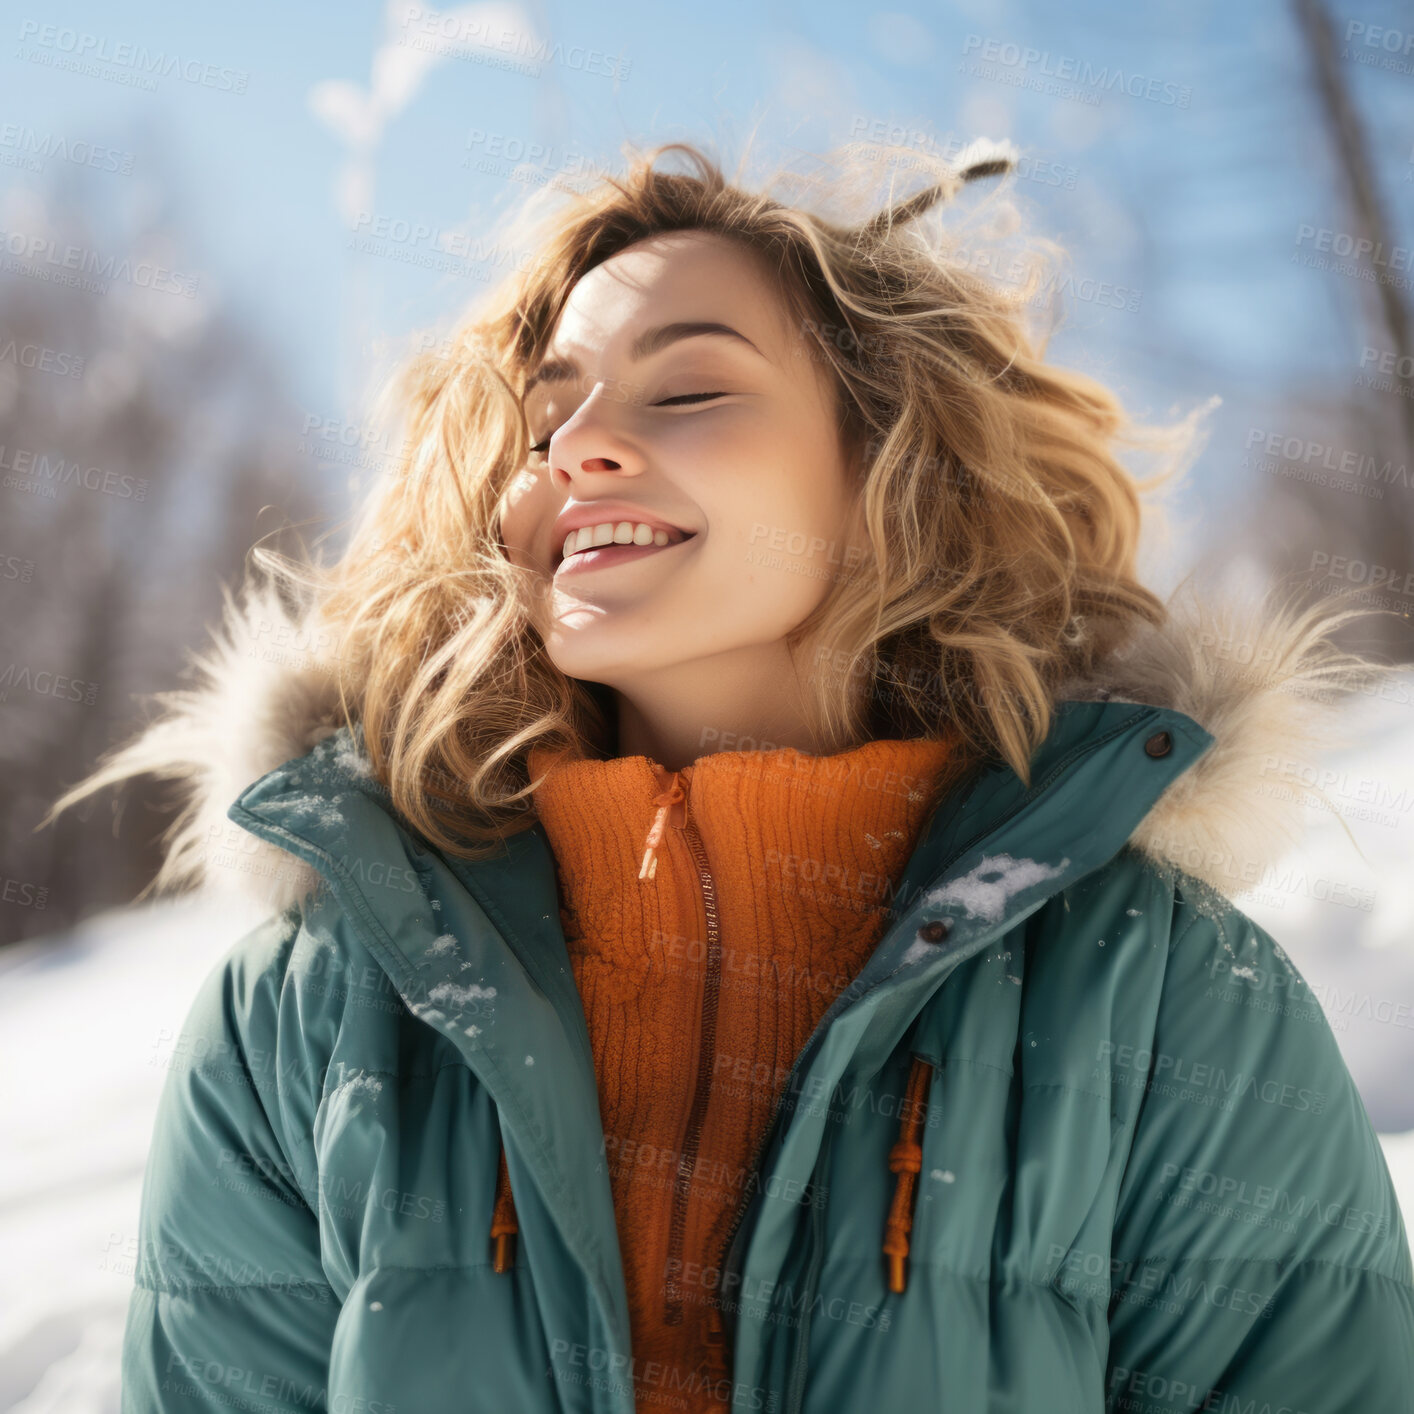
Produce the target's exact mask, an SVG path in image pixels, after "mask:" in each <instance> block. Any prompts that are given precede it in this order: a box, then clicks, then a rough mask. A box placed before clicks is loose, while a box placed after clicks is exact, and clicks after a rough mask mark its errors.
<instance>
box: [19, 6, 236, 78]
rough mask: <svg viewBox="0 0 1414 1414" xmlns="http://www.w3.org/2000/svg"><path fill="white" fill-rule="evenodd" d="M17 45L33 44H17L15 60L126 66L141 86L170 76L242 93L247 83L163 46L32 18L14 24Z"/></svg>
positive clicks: (65, 65)
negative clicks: (152, 46)
mask: <svg viewBox="0 0 1414 1414" xmlns="http://www.w3.org/2000/svg"><path fill="white" fill-rule="evenodd" d="M20 43H21V45H25V44H29V45H32V46H34V47H33V48H32V49H31V50H30V51H29V53H26V52H25V50H24V49H23V48H21V50H20V52H19V57H20V58H27V59H31V60H33V61H35V62H38V63H44V64H49V65H51V66H52V67H54V68H74V69H78V70H79V71H80V72H89V71H94V72H99V71H98V70H97V69H96V66H97V65H100V64H106V65H108V66H109V67H110V68H114V69H127V70H130V71H131V72H132V74H133V77H134V79H135V80H137V81H138V82H139V83H142V86H143V87H152V86H153V84H152V80H153V79H158V78H163V79H168V78H175V79H180V80H182V82H183V83H192V84H197V85H199V86H200V87H202V88H214V89H219V90H221V91H223V92H226V93H244V92H245V91H246V86H247V85H248V84H249V83H250V75H249V74H248V73H247V72H246V71H245V70H244V69H227V68H224V67H222V66H221V65H219V64H207V63H203V62H202V61H201V60H200V59H191V58H185V59H184V58H183V57H182V56H181V55H180V54H173V53H169V52H168V51H167V50H165V49H149V48H148V47H147V46H146V45H145V44H132V43H130V42H129V41H127V40H118V41H116V42H115V41H113V40H111V39H109V38H108V36H107V35H104V34H89V33H87V32H86V31H84V30H77V29H69V28H67V27H66V26H62V25H43V24H40V22H39V21H38V20H22V21H21V22H20ZM144 80H145V81H146V82H143V81H144Z"/></svg>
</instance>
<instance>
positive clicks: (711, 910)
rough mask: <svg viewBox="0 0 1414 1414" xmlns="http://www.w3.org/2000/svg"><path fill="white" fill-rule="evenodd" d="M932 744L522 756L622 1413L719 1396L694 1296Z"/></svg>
mask: <svg viewBox="0 0 1414 1414" xmlns="http://www.w3.org/2000/svg"><path fill="white" fill-rule="evenodd" d="M950 756H951V750H950V746H949V744H948V743H947V742H945V741H934V740H930V739H925V738H915V739H910V740H880V741H872V742H867V743H865V744H864V745H863V746H860V747H856V748H854V749H852V750H849V751H844V752H840V753H837V754H834V755H828V756H810V755H806V754H804V753H802V752H799V751H796V750H795V749H793V748H789V747H784V748H779V749H774V750H768V751H723V752H717V753H714V754H711V755H707V756H700V757H698V758H697V760H696V761H695V762H694V763H693V764H692V765H691V766H687V767H684V768H683V769H682V770H681V771H678V772H669V771H666V770H665V769H664V768H663V767H661V766H658V765H657V764H656V763H654V762H652V761H651V760H650V759H649V758H648V757H646V756H625V757H618V758H615V759H613V760H608V761H594V760H589V759H584V758H576V757H573V756H570V755H567V754H558V755H557V754H556V753H554V752H551V751H549V750H546V749H545V748H536V749H534V750H532V752H531V754H530V758H529V766H530V774H531V779H532V781H535V780H537V778H539V777H541V776H542V774H543V777H544V778H543V779H541V780H539V783H538V784H537V785H536V787H535V790H534V800H535V806H536V810H537V813H538V815H539V818H540V820H541V823H542V824H543V826H544V828H545V830H546V833H547V835H548V837H549V840H550V844H551V848H552V850H553V852H554V855H555V860H556V865H557V874H558V878H559V896H560V918H561V923H562V925H563V928H564V933H565V938H566V940H567V942H568V945H569V956H570V961H571V964H572V967H573V969H574V976H575V981H576V983H577V985H578V988H579V994H580V997H581V999H582V1001H583V1005H584V1012H585V1018H586V1020H587V1022H588V1026H589V1034H590V1039H591V1043H592V1047H593V1055H594V1067H595V1072H596V1079H597V1085H598V1091H599V1104H600V1113H601V1118H602V1120H603V1124H604V1134H605V1155H606V1160H607V1162H608V1165H609V1172H610V1183H611V1186H612V1190H613V1197H614V1207H615V1216H616V1219H617V1223H618V1231H619V1240H620V1248H621V1251H622V1254H623V1262H624V1277H625V1281H626V1283H627V1288H628V1298H629V1308H630V1321H631V1335H632V1341H633V1378H634V1385H635V1390H636V1393H637V1398H638V1407H639V1408H641V1409H644V1410H650V1409H665V1410H666V1409H673V1410H680V1411H685V1414H699V1412H700V1411H706V1410H718V1409H721V1408H725V1407H726V1406H727V1404H728V1403H729V1402H730V1401H729V1381H728V1379H727V1378H726V1373H727V1372H726V1366H725V1360H724V1354H723V1348H722V1338H721V1334H720V1319H719V1316H718V1313H717V1311H716V1310H715V1308H714V1307H713V1306H712V1305H710V1304H709V1297H710V1295H711V1290H712V1284H713V1281H714V1280H715V1275H716V1270H717V1267H718V1263H719V1262H720V1259H721V1257H722V1256H723V1255H724V1248H725V1244H726V1241H727V1238H728V1235H729V1231H730V1228H731V1226H732V1222H733V1219H734V1217H735V1216H736V1212H737V1209H738V1207H739V1206H740V1205H741V1204H742V1203H743V1202H744V1200H745V1198H746V1197H747V1193H748V1189H747V1186H746V1185H747V1180H748V1177H749V1175H750V1172H751V1167H752V1160H753V1157H754V1156H755V1154H756V1152H757V1148H758V1146H759V1144H760V1143H761V1142H762V1140H763V1139H764V1136H765V1132H766V1129H767V1127H768V1125H769V1123H770V1120H771V1116H772V1114H773V1112H774V1108H775V1105H776V1101H777V1098H778V1096H779V1095H780V1093H781V1091H782V1090H783V1089H784V1086H785V1082H786V1080H787V1078H788V1076H789V1072H790V1068H791V1066H792V1064H793V1063H794V1061H795V1058H796V1056H797V1055H798V1054H799V1053H800V1051H801V1049H802V1048H803V1046H804V1045H805V1042H806V1041H807V1040H808V1039H809V1038H810V1035H811V1033H812V1032H813V1031H814V1029H815V1026H816V1023H817V1022H818V1021H819V1019H820V1017H821V1016H822V1015H823V1014H824V1012H825V1010H826V1009H827V1008H828V1007H829V1005H830V1003H831V1002H832V1001H833V1000H834V999H835V997H836V996H837V995H838V994H839V993H840V992H841V991H842V990H843V989H844V988H845V987H846V986H847V985H848V984H849V982H850V981H851V980H852V979H853V977H854V976H855V974H856V973H857V972H858V971H859V969H860V968H861V967H862V966H863V964H864V962H865V961H866V960H867V959H868V957H869V954H870V953H871V952H872V951H873V949H874V947H875V946H876V944H877V942H878V941H879V939H880V937H881V936H882V934H883V931H884V928H885V926H886V925H887V923H888V921H889V912H888V910H889V909H890V908H891V905H892V891H893V887H894V885H895V884H896V883H897V879H898V875H899V874H900V873H901V872H902V870H903V867H904V865H905V864H906V863H907V861H908V858H909V856H910V854H911V853H912V851H913V848H914V845H915V844H916V842H917V836H918V832H919V830H920V827H921V826H922V824H923V823H924V822H925V820H926V819H927V817H928V815H929V814H930V813H931V807H932V806H933V805H934V804H936V801H937V799H938V798H939V796H940V795H941V793H942V789H943V787H944V785H945V777H946V776H947V775H948V774H949V767H950ZM660 806H661V807H662V808H661V809H660V808H659V807H660ZM655 820H656V821H657V823H658V824H659V825H660V827H661V838H660V839H659V841H658V842H657V845H656V849H654V850H652V851H650V852H649V854H650V857H649V858H648V859H647V860H646V861H645V847H646V845H647V843H648V837H649V835H650V831H651V829H652V827H653V826H654V824H655ZM640 874H642V875H643V877H640ZM503 1180H504V1173H503ZM498 1210H499V1205H498ZM881 1260H882V1259H881Z"/></svg>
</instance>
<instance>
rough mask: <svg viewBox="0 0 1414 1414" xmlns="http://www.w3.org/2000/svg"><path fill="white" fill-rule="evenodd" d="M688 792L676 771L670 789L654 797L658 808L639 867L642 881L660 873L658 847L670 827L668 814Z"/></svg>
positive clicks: (639, 875)
mask: <svg viewBox="0 0 1414 1414" xmlns="http://www.w3.org/2000/svg"><path fill="white" fill-rule="evenodd" d="M686 794H687V793H686V792H685V791H684V790H683V788H682V783H681V782H680V781H679V779H678V773H677V772H676V771H674V772H673V774H672V780H671V782H670V784H669V785H668V788H667V789H666V790H664V791H660V792H659V793H658V794H657V795H655V796H654V797H653V803H654V804H655V805H656V806H657V807H658V809H657V812H656V813H655V814H654V816H653V824H652V825H651V826H650V827H649V830H648V839H647V840H646V841H645V845H646V848H645V849H644V851H643V862H642V864H640V865H639V866H638V877H639V878H640V879H651V878H652V877H653V876H654V874H656V873H657V872H658V846H659V845H660V844H661V843H662V842H663V832H664V831H665V830H666V829H667V827H668V812H669V811H670V810H671V809H672V808H673V806H674V805H676V804H677V803H678V802H679V801H680V800H683V799H684V798H685V797H686Z"/></svg>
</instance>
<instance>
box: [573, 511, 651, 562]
mask: <svg viewBox="0 0 1414 1414" xmlns="http://www.w3.org/2000/svg"><path fill="white" fill-rule="evenodd" d="M671 538H672V537H671V536H670V535H669V534H668V532H667V531H666V530H658V529H655V528H654V527H653V526H651V525H647V524H645V523H644V522H643V521H632V520H621V521H605V522H604V523H603V524H602V525H584V526H581V527H580V528H579V529H578V530H572V531H570V533H569V534H568V535H567V536H565V543H564V545H563V546H562V547H561V556H562V558H564V559H569V557H570V556H571V555H574V554H577V553H578V552H579V551H580V550H588V549H592V548H597V547H598V546H600V545H666V544H668V542H669V541H670V539H671Z"/></svg>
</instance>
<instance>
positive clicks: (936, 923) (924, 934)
mask: <svg viewBox="0 0 1414 1414" xmlns="http://www.w3.org/2000/svg"><path fill="white" fill-rule="evenodd" d="M947 935H948V925H947V924H946V923H944V922H943V920H942V919H941V918H935V919H933V920H932V922H931V923H925V924H924V925H923V926H922V927H921V928H920V929H919V930H918V937H919V939H920V941H922V942H925V943H941V942H942V941H943V939H944V938H946V937H947Z"/></svg>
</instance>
